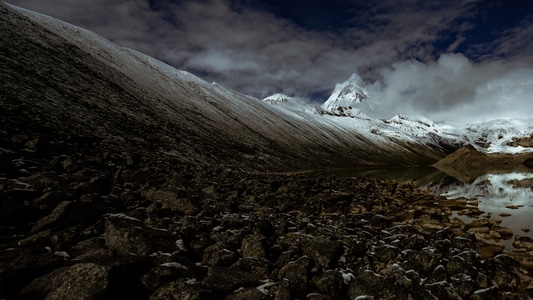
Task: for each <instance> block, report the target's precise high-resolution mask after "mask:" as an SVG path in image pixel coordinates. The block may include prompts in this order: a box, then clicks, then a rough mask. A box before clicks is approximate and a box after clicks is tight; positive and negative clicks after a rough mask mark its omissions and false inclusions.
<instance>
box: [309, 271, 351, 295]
mask: <svg viewBox="0 0 533 300" xmlns="http://www.w3.org/2000/svg"><path fill="white" fill-rule="evenodd" d="M343 286H344V282H343V278H342V275H341V274H340V272H338V271H336V270H327V271H325V272H324V273H323V274H322V275H321V276H319V277H316V278H314V279H313V280H312V281H311V287H312V290H315V291H316V292H318V293H320V294H324V295H328V296H329V297H331V299H337V298H338V297H339V295H340V294H341V292H342V288H343Z"/></svg>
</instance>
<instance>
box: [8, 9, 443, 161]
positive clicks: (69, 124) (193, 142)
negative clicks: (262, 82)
mask: <svg viewBox="0 0 533 300" xmlns="http://www.w3.org/2000/svg"><path fill="white" fill-rule="evenodd" d="M1 8H2V9H1V11H2V12H1V16H2V19H1V24H0V25H1V27H2V32H1V33H0V34H1V37H0V40H1V47H0V55H1V56H2V60H1V62H0V63H1V66H0V67H1V68H2V70H3V71H4V72H3V73H2V75H1V76H2V90H4V91H5V93H3V94H2V96H1V99H0V100H1V104H2V105H1V108H0V109H1V111H0V112H1V114H2V116H10V117H8V118H7V119H6V118H4V120H3V122H7V123H10V124H14V125H12V126H21V125H20V124H23V126H26V127H28V128H27V131H28V132H30V131H31V132H33V133H38V132H41V133H42V134H47V135H48V136H54V135H63V136H68V135H75V136H79V137H84V138H90V139H94V140H95V142H94V143H95V147H104V148H109V149H113V151H119V152H120V151H125V152H131V151H134V152H135V153H136V155H139V156H140V157H142V158H143V159H146V160H168V159H172V160H176V161H178V162H184V163H193V164H213V165H224V166H230V167H237V168H245V169H253V170H294V169H311V168H335V167H358V166H390V165H418V164H428V163H432V162H434V161H436V160H438V159H439V158H441V157H443V156H444V155H445V153H444V152H443V151H442V149H432V148H429V147H427V146H426V145H425V144H423V143H418V142H416V141H403V140H401V139H390V138H388V137H384V136H379V135H375V134H372V133H371V128H369V127H368V126H367V127H365V128H360V123H358V122H344V121H341V122H338V120H336V119H334V118H332V117H331V116H321V115H318V114H315V113H309V112H295V111H289V110H286V109H280V108H278V107H273V106H272V105H269V104H268V103H264V102H261V101H259V100H258V99H255V98H252V97H249V96H245V95H242V94H240V93H237V92H235V91H232V90H230V89H227V88H225V87H223V86H220V85H218V84H209V83H207V82H205V81H203V80H201V79H199V78H197V77H195V76H193V75H192V74H189V73H187V72H183V71H179V70H176V69H174V68H172V67H170V66H168V65H166V64H164V63H162V62H160V61H157V60H155V59H153V58H150V57H148V56H146V55H143V54H141V53H139V52H136V51H133V50H130V49H124V48H121V47H118V46H116V45H114V44H112V43H110V42H109V41H107V40H105V39H103V38H102V37H100V36H98V35H96V34H94V33H91V32H89V31H86V30H83V29H81V28H78V27H75V26H72V25H69V24H66V23H63V22H60V21H58V20H55V19H53V18H50V17H47V16H43V15H40V14H37V13H33V12H30V11H26V10H22V9H14V8H11V7H8V6H5V5H3V4H2V6H1ZM21 13H22V14H21Z"/></svg>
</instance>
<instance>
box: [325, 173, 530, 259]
mask: <svg viewBox="0 0 533 300" xmlns="http://www.w3.org/2000/svg"><path fill="white" fill-rule="evenodd" d="M331 175H339V176H362V177H372V178H382V179H387V178H388V179H395V180H397V181H398V182H402V183H406V182H416V184H417V186H418V187H420V188H422V189H427V190H429V191H431V192H432V193H433V194H434V195H442V196H445V197H447V198H449V199H454V198H460V197H466V198H477V199H478V202H479V204H478V208H479V209H480V210H482V211H484V212H485V214H482V217H488V216H489V215H490V218H491V219H499V220H501V221H502V223H501V226H503V227H509V228H511V229H512V230H513V233H514V235H521V236H531V237H533V231H529V230H530V229H531V230H533V170H529V171H528V170H524V169H520V170H518V171H513V170H510V171H508V172H501V173H495V174H484V175H482V176H479V177H477V178H474V179H472V178H468V180H465V178H462V177H460V179H462V181H461V180H460V179H457V178H455V177H453V176H451V175H448V174H446V173H444V172H441V171H439V170H437V169H435V168H432V167H422V168H407V169H386V170H385V169H380V170H358V171H350V172H343V173H341V172H337V173H336V174H331ZM487 213H488V214H487ZM455 216H457V217H459V218H460V219H462V220H463V221H465V222H466V223H470V222H471V221H472V219H471V217H468V216H465V215H457V214H455ZM513 241H514V238H512V239H509V240H507V241H502V242H503V244H504V245H505V247H506V249H507V250H508V251H512V250H513V246H512V242H513Z"/></svg>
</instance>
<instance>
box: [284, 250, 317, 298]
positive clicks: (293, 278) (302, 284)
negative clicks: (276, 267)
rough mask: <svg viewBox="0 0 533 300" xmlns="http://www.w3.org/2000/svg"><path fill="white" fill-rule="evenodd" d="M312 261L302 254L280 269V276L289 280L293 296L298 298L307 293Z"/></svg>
mask: <svg viewBox="0 0 533 300" xmlns="http://www.w3.org/2000/svg"><path fill="white" fill-rule="evenodd" d="M310 262H311V261H310V259H309V258H308V257H307V256H302V257H300V258H299V259H298V260H296V261H291V262H289V263H288V264H286V265H285V266H284V267H283V268H281V270H280V271H279V278H286V279H288V280H289V285H290V287H291V297H293V298H298V297H304V296H305V295H306V293H305V292H306V291H307V288H308V278H309V277H308V276H309V275H308V273H309V268H310Z"/></svg>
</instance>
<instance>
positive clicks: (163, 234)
mask: <svg viewBox="0 0 533 300" xmlns="http://www.w3.org/2000/svg"><path fill="white" fill-rule="evenodd" d="M104 238H105V241H106V245H107V246H108V247H109V249H110V250H112V251H113V252H115V253H117V254H119V255H125V256H127V255H130V254H135V255H139V256H148V255H150V254H151V253H154V252H157V251H161V252H166V253H172V252H174V251H176V250H178V247H177V246H176V238H175V237H174V236H173V235H172V234H170V233H169V232H167V231H163V230H157V229H153V228H149V227H146V226H145V225H144V224H142V223H141V222H140V221H139V220H136V219H133V218H131V217H127V216H124V215H111V216H109V217H108V218H107V219H106V221H105V232H104Z"/></svg>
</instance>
